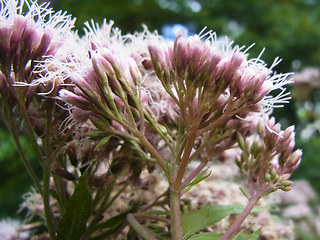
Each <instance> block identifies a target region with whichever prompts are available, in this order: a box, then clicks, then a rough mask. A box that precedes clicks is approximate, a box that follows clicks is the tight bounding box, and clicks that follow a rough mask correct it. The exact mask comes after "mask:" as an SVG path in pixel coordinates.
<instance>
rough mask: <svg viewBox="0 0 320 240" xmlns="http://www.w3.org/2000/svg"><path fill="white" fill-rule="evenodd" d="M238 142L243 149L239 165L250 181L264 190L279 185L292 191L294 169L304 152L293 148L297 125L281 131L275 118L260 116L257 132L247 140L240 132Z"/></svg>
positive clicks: (265, 192)
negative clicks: (291, 178)
mask: <svg viewBox="0 0 320 240" xmlns="http://www.w3.org/2000/svg"><path fill="white" fill-rule="evenodd" d="M238 145H239V147H240V149H241V150H242V153H241V157H240V158H239V159H237V164H238V166H239V167H240V169H241V170H242V171H243V172H244V173H246V175H247V176H248V181H249V183H254V184H255V187H256V188H257V189H258V190H259V191H260V192H262V193H263V195H264V194H267V193H270V192H272V191H275V190H277V189H281V190H283V191H289V190H290V186H291V183H292V182H291V181H290V180H288V179H289V177H290V176H291V174H292V172H293V171H294V170H295V169H296V168H297V167H298V165H299V163H300V161H301V155H302V152H301V150H300V149H298V150H295V151H293V148H294V127H293V126H291V127H288V128H286V129H285V130H284V131H281V126H280V124H279V123H277V124H275V120H274V118H271V119H266V120H261V121H260V122H259V126H258V136H256V138H255V139H254V140H251V139H247V140H245V139H244V138H243V137H242V136H241V134H238Z"/></svg>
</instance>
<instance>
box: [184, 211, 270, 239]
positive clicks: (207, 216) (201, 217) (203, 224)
mask: <svg viewBox="0 0 320 240" xmlns="http://www.w3.org/2000/svg"><path fill="white" fill-rule="evenodd" d="M243 209H244V206H241V205H212V206H205V207H203V208H200V209H198V210H195V211H191V212H188V213H186V214H183V215H182V217H181V226H182V234H183V239H187V238H188V237H190V236H191V235H192V234H194V233H196V232H197V231H200V230H202V229H205V228H207V227H210V226H212V225H214V224H215V223H217V222H219V221H220V220H221V219H223V218H225V217H227V216H228V215H230V214H240V213H241V212H242V211H243ZM264 209H266V207H264V206H256V207H254V208H253V210H252V212H257V211H262V210H264Z"/></svg>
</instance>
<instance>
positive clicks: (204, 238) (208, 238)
mask: <svg viewBox="0 0 320 240" xmlns="http://www.w3.org/2000/svg"><path fill="white" fill-rule="evenodd" d="M222 235H223V233H212V232H206V233H200V234H196V235H193V236H191V237H190V238H188V240H219V239H220V238H221V237H222Z"/></svg>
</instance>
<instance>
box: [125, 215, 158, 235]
mask: <svg viewBox="0 0 320 240" xmlns="http://www.w3.org/2000/svg"><path fill="white" fill-rule="evenodd" d="M127 221H128V222H129V224H130V226H131V227H132V228H133V229H134V230H135V231H136V232H137V233H139V234H140V235H141V236H142V237H143V238H144V239H146V240H157V238H156V237H155V236H153V235H152V234H151V232H149V230H148V229H146V228H144V227H143V226H142V225H141V224H140V223H139V222H138V221H137V220H136V219H135V217H134V216H133V214H128V215H127Z"/></svg>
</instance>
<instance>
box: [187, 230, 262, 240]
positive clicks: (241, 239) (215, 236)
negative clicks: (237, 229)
mask: <svg viewBox="0 0 320 240" xmlns="http://www.w3.org/2000/svg"><path fill="white" fill-rule="evenodd" d="M222 236H223V233H213V232H206V233H199V234H196V235H193V236H191V237H190V238H188V240H219V239H220V238H221V237H222ZM259 237H260V230H258V231H256V232H254V233H252V234H249V235H239V236H238V235H237V236H235V237H234V238H232V240H258V239H259Z"/></svg>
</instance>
